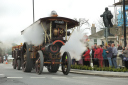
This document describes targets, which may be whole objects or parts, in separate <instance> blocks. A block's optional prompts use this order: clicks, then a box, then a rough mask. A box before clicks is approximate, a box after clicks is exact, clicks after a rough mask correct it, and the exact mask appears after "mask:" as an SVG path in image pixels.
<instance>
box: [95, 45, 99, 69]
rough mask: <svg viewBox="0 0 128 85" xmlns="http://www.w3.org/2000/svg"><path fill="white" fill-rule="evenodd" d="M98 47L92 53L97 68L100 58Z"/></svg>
mask: <svg viewBox="0 0 128 85" xmlns="http://www.w3.org/2000/svg"><path fill="white" fill-rule="evenodd" d="M99 48H100V47H99V46H97V47H96V49H95V52H94V62H95V64H94V65H97V66H98V67H99V58H100V49H99Z"/></svg>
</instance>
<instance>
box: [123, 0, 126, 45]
mask: <svg viewBox="0 0 128 85" xmlns="http://www.w3.org/2000/svg"><path fill="white" fill-rule="evenodd" d="M123 20H124V24H123V25H124V26H123V27H124V47H126V15H125V0H123Z"/></svg>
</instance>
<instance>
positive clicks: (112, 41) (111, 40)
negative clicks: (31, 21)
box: [101, 36, 117, 46]
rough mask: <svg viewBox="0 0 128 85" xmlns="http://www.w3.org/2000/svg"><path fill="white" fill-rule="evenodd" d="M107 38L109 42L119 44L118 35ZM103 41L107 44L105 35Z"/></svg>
mask: <svg viewBox="0 0 128 85" xmlns="http://www.w3.org/2000/svg"><path fill="white" fill-rule="evenodd" d="M107 39H108V43H114V44H115V46H117V37H115V36H108V37H107ZM101 41H102V42H104V45H105V44H106V38H105V37H102V38H101Z"/></svg>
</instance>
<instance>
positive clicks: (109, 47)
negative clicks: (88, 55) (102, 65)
mask: <svg viewBox="0 0 128 85" xmlns="http://www.w3.org/2000/svg"><path fill="white" fill-rule="evenodd" d="M106 53H107V58H108V62H109V66H111V67H112V59H111V58H112V48H111V44H110V43H109V44H108V48H107V51H106Z"/></svg>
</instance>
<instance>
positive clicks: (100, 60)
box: [94, 46, 103, 67]
mask: <svg viewBox="0 0 128 85" xmlns="http://www.w3.org/2000/svg"><path fill="white" fill-rule="evenodd" d="M102 53H103V49H102V48H101V47H100V46H97V49H96V50H95V53H94V58H98V63H99V65H100V66H101V67H103V56H102Z"/></svg>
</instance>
